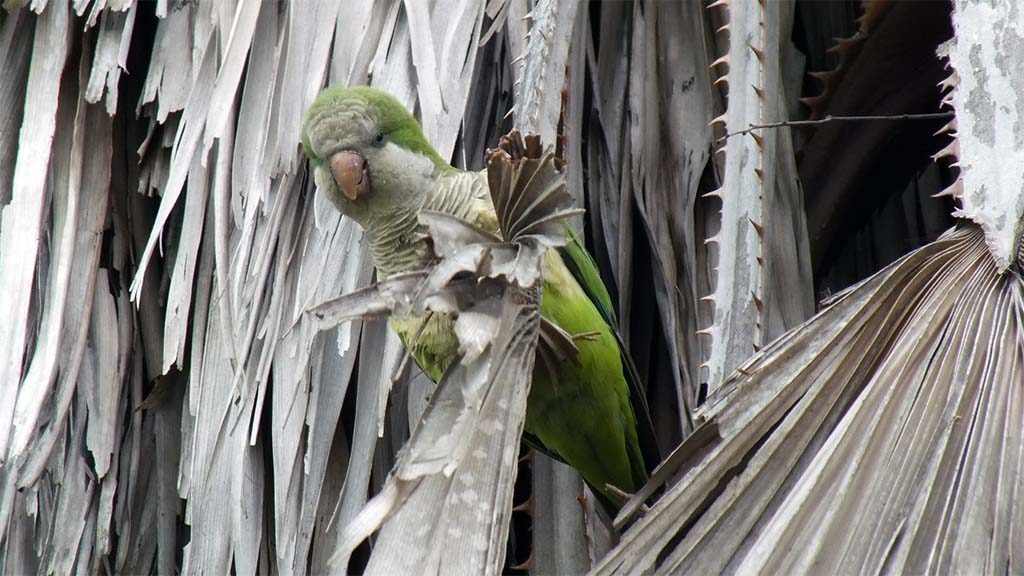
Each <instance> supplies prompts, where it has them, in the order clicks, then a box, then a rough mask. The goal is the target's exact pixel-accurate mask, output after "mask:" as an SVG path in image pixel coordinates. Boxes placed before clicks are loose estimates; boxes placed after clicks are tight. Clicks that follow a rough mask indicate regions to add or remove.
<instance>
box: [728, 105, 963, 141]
mask: <svg viewBox="0 0 1024 576" xmlns="http://www.w3.org/2000/svg"><path fill="white" fill-rule="evenodd" d="M954 117H955V114H954V113H953V112H934V113H930V114H897V115H895V116H831V115H829V116H825V117H824V118H819V119H817V120H786V121H784V122H772V123H770V124H751V125H750V127H749V128H745V129H743V130H737V131H735V132H729V133H728V134H726V135H725V136H722V137H721V138H719V139H717V140H715V143H716V144H717V143H719V142H723V141H725V140H727V139H729V138H731V137H733V136H739V135H741V134H749V133H751V132H753V131H754V130H764V129H767V128H783V127H787V126H817V125H819V124H828V123H829V122H873V121H879V120H881V121H896V120H952V119H953V118H954Z"/></svg>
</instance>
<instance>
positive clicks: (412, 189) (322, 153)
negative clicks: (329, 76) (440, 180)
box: [302, 86, 454, 228]
mask: <svg viewBox="0 0 1024 576" xmlns="http://www.w3.org/2000/svg"><path fill="white" fill-rule="evenodd" d="M302 147H303V149H304V150H305V152H306V156H308V157H309V161H310V165H311V167H312V169H313V175H314V178H315V179H316V183H317V187H318V188H319V189H320V190H321V192H322V193H323V194H325V195H326V196H327V198H328V199H329V200H330V201H331V202H332V203H333V204H334V205H335V206H336V207H337V208H338V210H340V211H341V212H342V213H343V214H345V215H347V216H348V217H350V218H352V219H353V220H355V221H356V222H359V223H360V224H361V225H362V226H363V227H364V228H365V227H367V226H368V225H372V224H373V223H374V222H375V221H378V220H380V219H386V218H388V217H389V215H391V214H394V213H395V211H396V210H399V209H401V208H409V209H412V210H417V209H418V208H419V207H420V206H422V204H423V202H424V200H425V196H426V191H427V190H429V187H430V185H431V184H432V183H433V182H434V181H435V180H436V178H437V177H438V176H439V175H441V174H443V173H445V172H448V171H451V170H454V168H452V167H451V166H449V165H448V163H447V162H445V161H444V160H443V159H442V158H441V156H440V155H438V153H437V152H436V151H435V150H434V148H433V147H431V145H430V143H429V142H428V141H427V139H426V138H425V137H424V136H423V131H422V130H421V129H420V125H419V123H418V122H417V121H416V119H415V118H414V117H413V115H412V114H411V113H410V112H409V110H407V109H406V108H405V106H403V105H402V104H401V102H399V101H398V99H396V98H395V97H394V96H392V95H391V94H388V93H387V92H384V91H382V90H378V89H375V88H370V87H367V86H356V87H352V88H340V87H332V88H328V89H326V90H324V91H323V92H322V93H321V94H320V95H319V96H317V98H316V100H315V101H314V102H313V104H312V105H311V106H310V107H309V110H308V111H307V112H306V119H305V122H304V123H303V127H302Z"/></svg>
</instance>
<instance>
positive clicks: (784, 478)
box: [595, 2, 1024, 574]
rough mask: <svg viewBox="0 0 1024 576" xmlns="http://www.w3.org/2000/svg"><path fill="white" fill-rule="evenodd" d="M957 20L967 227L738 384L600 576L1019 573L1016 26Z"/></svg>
mask: <svg viewBox="0 0 1024 576" xmlns="http://www.w3.org/2000/svg"><path fill="white" fill-rule="evenodd" d="M954 16H955V18H954V24H955V25H956V27H957V36H956V38H955V41H954V43H953V44H952V45H951V46H948V47H946V49H945V50H944V51H943V52H944V53H945V54H948V56H949V58H950V63H951V65H952V67H953V69H954V75H953V77H952V78H951V79H950V80H949V81H947V82H946V83H945V85H947V86H948V87H951V88H952V93H951V94H950V96H949V97H948V99H947V101H948V102H949V103H951V104H952V105H953V107H954V109H955V110H956V112H957V116H958V120H957V123H956V125H957V126H959V125H960V124H961V122H964V123H969V126H970V128H969V129H962V130H961V131H960V132H959V133H958V134H954V136H955V140H954V143H953V144H952V145H951V147H950V150H953V151H954V153H955V155H956V157H958V158H959V159H960V168H961V174H960V178H959V179H958V181H957V183H956V184H955V185H954V188H953V191H954V193H955V194H956V196H957V197H959V198H960V199H961V201H962V202H963V205H964V207H963V209H962V210H961V211H960V212H959V213H958V214H959V215H961V216H964V217H966V218H969V219H970V220H973V222H966V221H963V222H961V223H960V224H959V225H958V227H957V228H956V229H954V230H952V231H950V232H948V233H947V234H945V235H944V236H942V237H941V238H939V239H938V240H937V241H935V242H933V243H932V244H929V245H926V246H924V247H922V248H920V249H918V250H916V251H914V252H912V253H911V254H909V255H907V256H905V257H904V258H902V259H900V260H899V261H898V262H896V263H894V264H892V265H890V266H889V267H887V268H886V269H884V270H882V271H881V272H879V273H877V274H875V275H874V276H872V277H870V278H868V279H867V280H865V281H863V282H862V283H860V284H858V285H856V286H854V287H852V288H850V289H848V290H847V291H845V292H843V293H841V294H839V295H838V296H836V297H835V298H834V299H832V301H831V302H830V304H829V307H828V308H827V309H826V310H824V311H822V312H821V313H819V314H818V315H817V316H815V317H814V318H813V319H811V320H810V321H808V322H807V323H806V324H804V325H803V326H801V327H799V328H797V329H795V330H793V331H791V332H789V333H787V334H785V335H783V336H782V337H781V338H779V339H778V340H777V341H776V342H774V343H773V344H771V345H770V346H769V347H768V348H767V349H765V350H763V351H762V352H761V353H759V354H757V355H756V356H755V357H754V358H752V359H750V360H748V361H747V362H745V363H744V364H743V365H742V366H740V367H739V368H738V369H737V370H736V372H734V373H733V374H732V375H731V376H730V377H729V378H728V379H727V380H725V382H723V384H722V387H720V388H719V389H718V390H717V392H715V393H714V394H712V395H711V396H710V397H709V398H708V401H707V403H706V404H705V405H704V406H702V407H701V408H700V410H699V411H698V413H697V415H698V417H699V418H700V419H701V420H702V421H703V426H704V427H705V429H704V431H703V433H702V430H701V429H700V428H698V430H697V433H695V434H694V435H693V436H692V437H691V438H690V439H688V440H687V441H685V442H684V443H683V444H682V445H681V446H680V447H679V448H678V449H677V451H676V453H675V454H674V455H672V456H670V457H669V458H668V459H667V461H666V465H665V468H666V470H663V471H661V473H660V474H659V473H657V472H656V473H655V478H656V479H660V480H661V481H664V479H665V477H666V476H667V475H668V474H670V473H672V472H673V471H676V472H678V475H679V477H678V478H677V482H676V484H675V485H673V486H672V487H671V488H669V489H668V490H667V492H666V493H665V495H663V496H662V497H661V499H660V500H659V501H658V503H657V504H656V505H655V506H654V507H653V508H652V509H651V510H650V511H649V512H648V513H647V514H645V515H644V516H642V517H641V518H639V519H638V520H637V521H636V523H635V524H634V525H633V526H632V527H631V528H630V529H629V531H628V532H627V533H626V534H625V535H624V537H623V539H622V541H621V542H620V544H619V546H618V547H617V548H616V549H615V550H613V551H612V552H611V553H610V554H609V555H608V556H607V557H606V558H605V560H604V561H603V562H602V564H601V566H599V567H598V569H596V570H595V572H596V573H599V574H600V573H646V572H650V571H658V572H663V573H679V572H693V573H702V574H703V573H720V572H739V573H820V572H826V573H879V572H894V573H993V572H999V573H1002V572H1006V573H1015V572H1020V571H1022V570H1024V539H1022V538H1021V537H1020V535H1021V533H1022V530H1024V508H1021V507H1020V506H1019V505H1018V504H1017V501H1018V500H1019V498H1020V497H1021V494H1022V491H1024V410H1022V407H1024V280H1022V278H1021V276H1020V275H1019V270H1020V269H1021V266H1022V265H1024V261H1022V260H1021V258H1020V245H1021V243H1022V242H1024V237H1022V235H1021V233H1020V227H1019V224H1015V223H1018V222H1020V221H1021V218H1024V195H1022V193H1021V190H1022V187H1021V186H1020V178H1021V175H1020V171H1019V162H1020V158H1019V155H1020V152H1012V153H1011V152H1009V151H1008V150H1009V149H1010V148H1008V147H1007V146H1006V144H1005V142H1007V141H1008V140H1009V139H1011V138H1013V137H1014V136H1013V128H1011V126H1013V125H1014V119H1015V118H1016V117H1017V116H1016V110H1017V109H1019V108H1020V106H1021V104H1020V99H1019V97H1018V96H1017V95H1015V94H1011V93H1010V92H1007V91H1006V89H1007V88H1008V87H1009V86H1011V85H1014V82H1020V81H1021V80H1022V78H1021V74H1022V72H1021V70H1020V69H1015V68H1010V67H1006V66H1000V64H999V61H1000V59H1001V58H1005V54H1004V53H1003V51H1004V50H1005V46H1006V45H1007V44H1006V39H1007V38H1009V37H1019V36H1018V35H1019V30H1020V28H1022V27H1024V18H1022V17H1021V16H1020V14H1019V13H1011V11H1010V9H1009V6H1008V5H1005V4H1004V5H1000V6H997V7H987V6H986V7H983V6H981V5H977V4H974V3H972V2H962V3H957V4H956V6H955V10H954ZM993 19H996V20H998V21H1000V22H1003V23H1004V26H1002V27H1000V28H999V29H998V30H997V31H996V32H995V33H992V31H991V30H987V28H985V25H984V24H983V22H989V21H992V20H993ZM982 29H985V30H986V31H985V32H982ZM986 90H988V91H986ZM978 102H990V103H994V102H1001V103H1002V104H1001V105H1000V106H995V105H992V106H979V105H978ZM951 129H952V127H951ZM1000 141H1002V142H1004V144H1003V146H1002V148H1000V147H999V146H998V142H1000ZM997 149H1003V150H1004V152H1003V153H997V152H996V150H997ZM1003 161H1009V162H1012V163H1013V167H1012V168H1009V167H1007V168H1005V169H1003V168H1001V167H1000V166H1001V164H1002V162H1003ZM1011 269H1012V270H1011ZM655 487H656V486H654V485H653V484H652V485H650V486H647V487H645V488H644V489H643V490H642V491H641V492H640V493H639V494H638V495H637V496H636V497H634V499H633V500H632V501H631V502H630V503H629V504H627V506H626V507H625V508H624V509H623V511H622V514H621V515H620V518H619V519H618V520H617V522H618V523H620V524H621V523H624V522H626V521H628V520H630V519H631V517H633V516H635V514H636V513H637V512H638V510H639V508H640V505H641V503H642V501H643V500H644V499H645V498H647V497H649V496H650V494H651V491H652V490H653V489H654V488H655Z"/></svg>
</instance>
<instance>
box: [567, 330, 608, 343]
mask: <svg viewBox="0 0 1024 576" xmlns="http://www.w3.org/2000/svg"><path fill="white" fill-rule="evenodd" d="M600 336H601V333H600V332H597V331H594V332H580V333H579V334H573V335H572V336H570V337H571V338H572V341H573V342H576V341H579V340H586V341H588V342H594V341H596V340H597V339H598V338H599V337H600Z"/></svg>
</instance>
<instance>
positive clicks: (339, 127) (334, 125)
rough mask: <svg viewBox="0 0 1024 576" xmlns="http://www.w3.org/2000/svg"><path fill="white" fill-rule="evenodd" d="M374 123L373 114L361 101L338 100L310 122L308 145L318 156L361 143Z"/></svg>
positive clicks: (375, 119) (371, 131) (352, 99)
mask: <svg viewBox="0 0 1024 576" xmlns="http://www.w3.org/2000/svg"><path fill="white" fill-rule="evenodd" d="M376 124H377V118H376V114H374V111H373V109H372V107H370V106H368V105H367V104H366V102H365V101H364V100H362V99H361V98H351V99H346V100H343V101H340V102H338V103H336V104H335V105H334V106H331V107H328V108H325V109H323V110H321V111H319V112H318V113H317V114H316V115H315V116H313V117H312V118H311V119H310V122H309V127H308V132H309V143H310V144H311V145H312V147H313V150H314V151H315V152H316V153H317V155H318V156H325V155H328V154H333V153H334V152H337V151H338V150H344V149H346V148H353V147H355V146H357V145H359V144H364V143H365V142H366V138H367V137H368V135H370V134H372V133H373V131H374V127H375V126H376Z"/></svg>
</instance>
